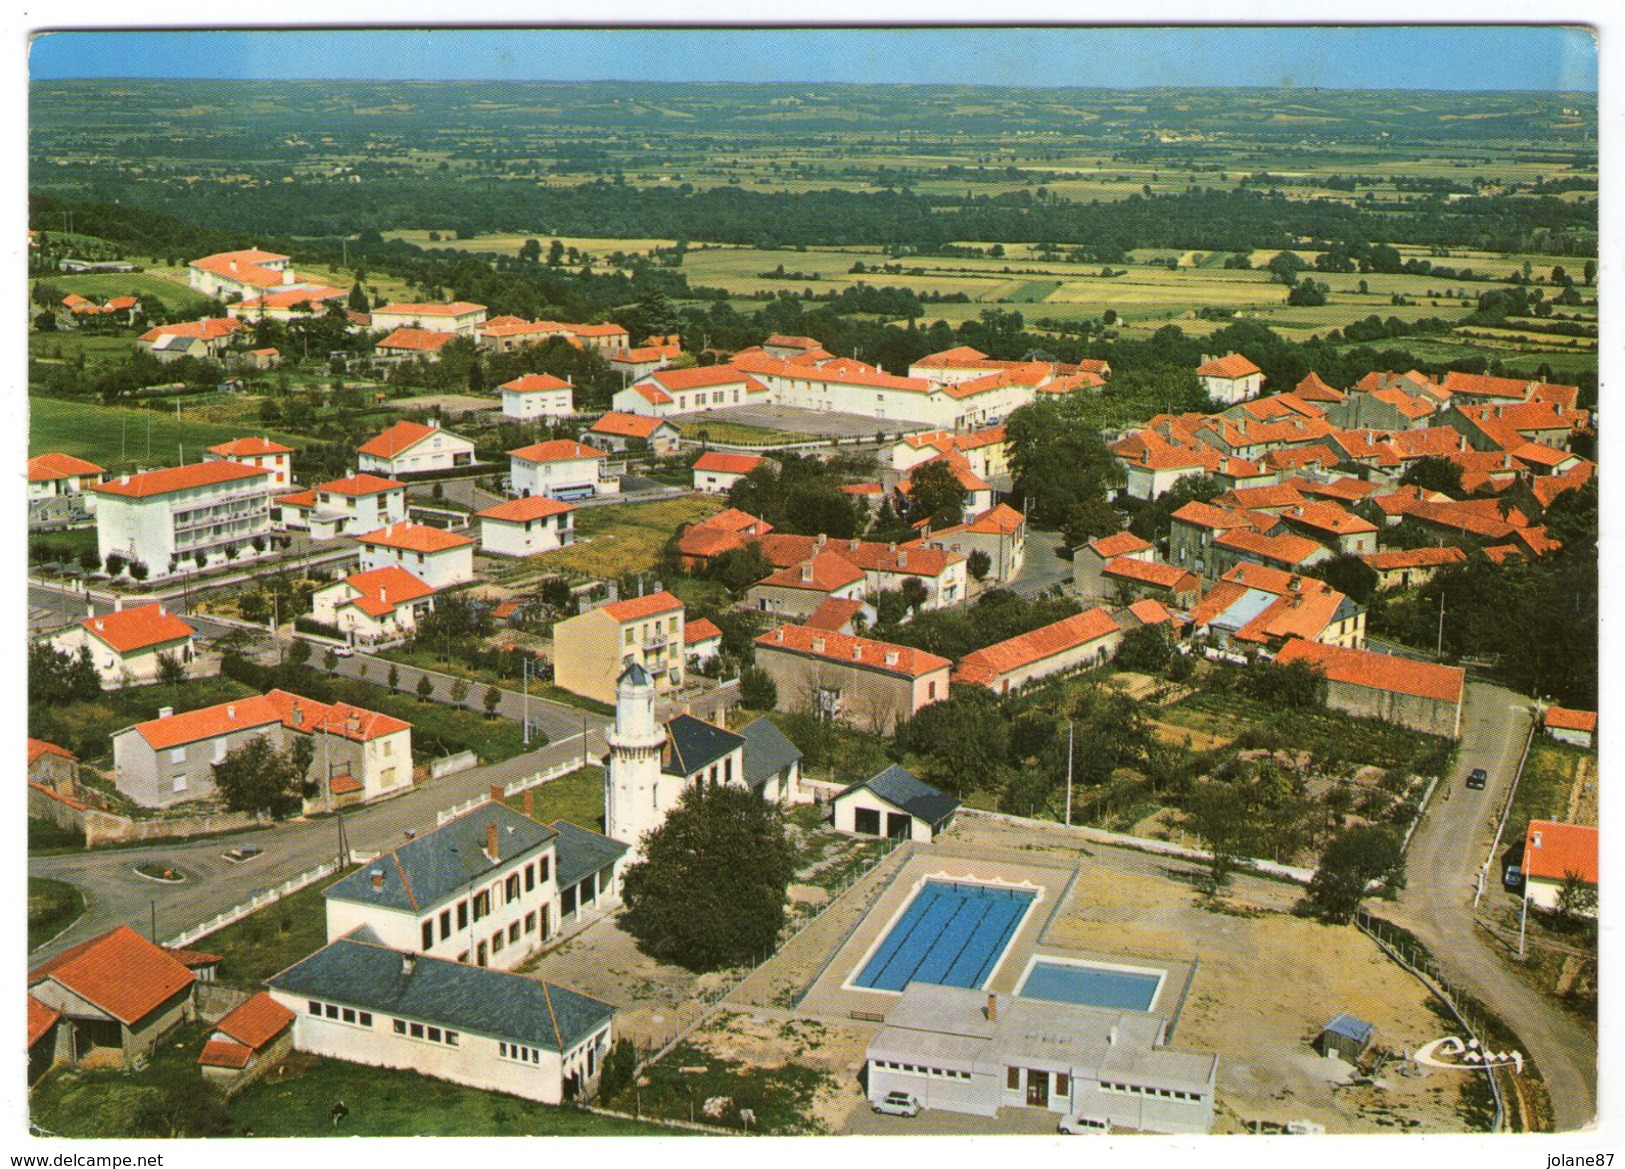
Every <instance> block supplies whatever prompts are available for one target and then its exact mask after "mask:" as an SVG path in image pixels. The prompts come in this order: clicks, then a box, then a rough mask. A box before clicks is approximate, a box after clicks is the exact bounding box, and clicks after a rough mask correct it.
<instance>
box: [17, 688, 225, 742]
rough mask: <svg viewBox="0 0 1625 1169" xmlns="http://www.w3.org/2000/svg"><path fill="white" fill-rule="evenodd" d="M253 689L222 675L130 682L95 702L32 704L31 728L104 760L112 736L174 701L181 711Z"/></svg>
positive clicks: (41, 736) (40, 735)
mask: <svg viewBox="0 0 1625 1169" xmlns="http://www.w3.org/2000/svg"><path fill="white" fill-rule="evenodd" d="M253 693H255V692H254V691H253V690H251V689H250V688H249V687H247V686H245V685H243V684H242V683H241V682H237V681H234V680H232V679H231V678H227V677H224V676H218V677H214V678H189V679H187V680H186V681H185V682H182V683H181V684H180V685H178V686H165V685H163V684H162V683H155V684H153V685H150V686H128V687H125V688H124V689H122V690H109V691H104V692H103V693H102V695H101V696H100V697H99V698H97V699H96V700H95V701H94V702H71V703H68V704H67V705H65V706H53V707H43V706H38V705H36V706H32V707H30V708H29V711H28V724H29V725H28V730H29V734H31V735H32V736H34V737H35V738H36V739H44V740H45V741H46V742H47V743H56V744H58V745H59V746H62V747H66V748H67V749H68V750H70V751H72V752H73V753H74V754H76V755H78V756H79V758H80V759H82V760H84V761H85V762H86V763H90V764H101V763H106V762H108V761H109V760H110V759H111V758H112V753H113V745H112V743H111V742H110V741H109V740H108V736H109V735H111V734H112V733H113V732H114V731H118V730H122V729H124V728H125V727H127V726H132V725H134V724H135V723H139V722H146V721H147V720H148V719H153V718H157V717H158V711H159V709H160V708H161V707H165V706H172V707H174V708H175V712H176V713H177V714H181V713H184V712H186V711H188V710H197V709H198V708H199V707H204V706H214V705H216V704H217V703H221V702H229V701H231V700H232V699H233V698H246V697H247V696H248V695H250V694H253Z"/></svg>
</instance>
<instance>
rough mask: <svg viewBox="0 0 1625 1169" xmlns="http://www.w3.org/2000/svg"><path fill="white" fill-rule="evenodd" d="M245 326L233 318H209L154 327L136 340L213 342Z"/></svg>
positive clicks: (245, 326)
mask: <svg viewBox="0 0 1625 1169" xmlns="http://www.w3.org/2000/svg"><path fill="white" fill-rule="evenodd" d="M246 328H248V326H247V325H245V324H243V322H241V321H239V320H237V319H236V318H235V317H211V318H209V319H207V320H202V321H182V322H179V323H177V324H173V325H155V326H153V327H152V328H150V329H148V330H147V331H146V332H145V333H142V334H141V336H140V337H138V338H137V340H140V341H148V342H151V341H156V340H158V339H159V338H160V337H194V338H198V339H200V340H203V341H213V340H215V339H216V338H218V337H225V336H228V335H229V334H231V333H235V332H237V331H238V330H239V329H246Z"/></svg>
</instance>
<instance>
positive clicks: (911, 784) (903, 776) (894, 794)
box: [830, 763, 959, 844]
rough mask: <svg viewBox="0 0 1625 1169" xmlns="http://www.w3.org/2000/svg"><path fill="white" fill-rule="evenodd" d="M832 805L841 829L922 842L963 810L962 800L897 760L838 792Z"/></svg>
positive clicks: (861, 834)
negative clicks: (923, 779) (921, 777)
mask: <svg viewBox="0 0 1625 1169" xmlns="http://www.w3.org/2000/svg"><path fill="white" fill-rule="evenodd" d="M830 806H831V814H832V822H833V823H834V825H835V829H836V831H838V832H850V833H852V834H853V835H855V836H886V837H890V838H891V839H894V840H913V841H916V842H918V843H920V844H929V843H931V840H932V839H933V838H934V837H935V836H936V835H937V833H939V832H943V831H946V830H947V829H948V827H949V826H950V825H952V824H953V822H954V816H955V815H956V814H957V813H958V811H959V801H958V800H956V799H954V798H953V797H952V796H950V795H948V794H947V793H946V792H943V791H939V790H938V789H936V788H934V787H932V786H931V785H930V784H928V783H924V782H922V781H921V780H918V779H916V778H915V777H914V774H913V773H912V772H910V771H908V770H907V769H905V768H902V767H899V766H898V765H897V764H895V763H894V764H892V765H891V766H890V767H888V768H886V770H884V771H882V772H881V773H880V774H879V775H876V776H872V777H870V778H869V779H865V780H861V781H860V782H858V783H854V784H852V785H851V786H850V787H847V788H844V789H843V790H841V791H840V792H838V793H836V795H835V798H834V799H833V800H831V801H830Z"/></svg>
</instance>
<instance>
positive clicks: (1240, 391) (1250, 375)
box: [1196, 353, 1264, 406]
mask: <svg viewBox="0 0 1625 1169" xmlns="http://www.w3.org/2000/svg"><path fill="white" fill-rule="evenodd" d="M1196 376H1197V377H1199V378H1201V379H1202V388H1203V389H1205V390H1206V391H1207V396H1208V397H1210V398H1212V399H1213V400H1214V401H1215V402H1221V403H1223V404H1224V405H1226V406H1234V405H1235V404H1236V403H1237V402H1245V401H1246V400H1247V399H1248V398H1256V397H1258V395H1259V393H1260V392H1261V391H1262V390H1263V388H1264V372H1263V371H1262V370H1261V369H1259V368H1258V366H1256V365H1254V364H1253V363H1252V362H1250V361H1248V360H1247V359H1246V358H1245V357H1243V356H1242V355H1241V354H1239V353H1227V354H1225V355H1224V356H1223V357H1210V358H1205V359H1204V360H1203V362H1202V364H1201V365H1200V366H1198V367H1197V370H1196Z"/></svg>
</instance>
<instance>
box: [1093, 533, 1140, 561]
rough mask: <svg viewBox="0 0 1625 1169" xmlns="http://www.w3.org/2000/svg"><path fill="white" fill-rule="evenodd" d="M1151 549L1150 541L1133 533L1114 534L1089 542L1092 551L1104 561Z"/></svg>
mask: <svg viewBox="0 0 1625 1169" xmlns="http://www.w3.org/2000/svg"><path fill="white" fill-rule="evenodd" d="M1150 547H1151V543H1150V541H1148V540H1142V539H1140V537H1138V536H1136V535H1135V534H1134V533H1133V532H1114V533H1113V534H1112V535H1110V536H1102V537H1100V538H1099V539H1098V540H1090V541H1089V548H1090V550H1091V551H1093V552H1094V554H1095V555H1096V556H1099V557H1100V558H1101V559H1102V560H1113V559H1115V558H1117V557H1119V556H1128V555H1130V554H1131V553H1134V552H1144V551H1146V550H1147V549H1149V548H1150Z"/></svg>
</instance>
